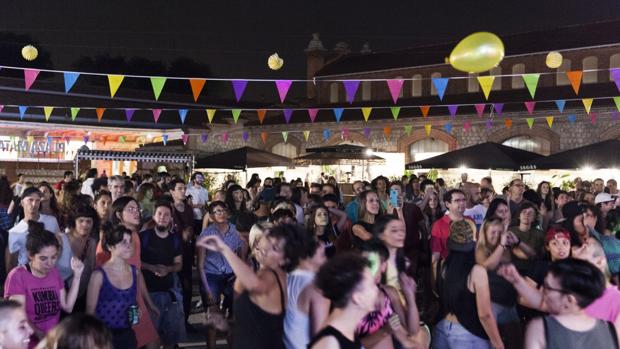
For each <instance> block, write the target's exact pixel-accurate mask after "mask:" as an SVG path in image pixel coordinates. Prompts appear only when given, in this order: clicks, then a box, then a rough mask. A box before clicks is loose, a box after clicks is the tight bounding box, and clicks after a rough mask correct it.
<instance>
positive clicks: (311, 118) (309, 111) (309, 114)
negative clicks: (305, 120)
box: [308, 108, 319, 122]
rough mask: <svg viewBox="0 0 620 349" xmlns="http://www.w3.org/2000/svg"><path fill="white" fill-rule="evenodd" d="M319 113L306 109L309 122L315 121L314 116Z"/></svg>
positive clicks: (315, 110)
mask: <svg viewBox="0 0 620 349" xmlns="http://www.w3.org/2000/svg"><path fill="white" fill-rule="evenodd" d="M318 112H319V110H318V109H317V108H308V116H309V117H310V122H314V120H316V114H317V113H318Z"/></svg>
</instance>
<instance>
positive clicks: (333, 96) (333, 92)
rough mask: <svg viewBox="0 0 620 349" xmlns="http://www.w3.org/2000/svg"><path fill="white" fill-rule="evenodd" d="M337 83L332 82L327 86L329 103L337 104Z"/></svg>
mask: <svg viewBox="0 0 620 349" xmlns="http://www.w3.org/2000/svg"><path fill="white" fill-rule="evenodd" d="M338 102H339V101H338V83H336V82H332V83H331V84H330V85H329V103H338Z"/></svg>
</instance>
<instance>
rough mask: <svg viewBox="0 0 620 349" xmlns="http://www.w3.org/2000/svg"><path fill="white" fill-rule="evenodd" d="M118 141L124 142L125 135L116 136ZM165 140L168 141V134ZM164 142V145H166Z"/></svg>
mask: <svg viewBox="0 0 620 349" xmlns="http://www.w3.org/2000/svg"><path fill="white" fill-rule="evenodd" d="M118 142H119V143H125V136H120V137H118ZM167 142H168V136H167V135H166V143H167ZM166 143H164V145H166Z"/></svg>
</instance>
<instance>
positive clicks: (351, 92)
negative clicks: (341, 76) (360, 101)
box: [342, 80, 360, 104]
mask: <svg viewBox="0 0 620 349" xmlns="http://www.w3.org/2000/svg"><path fill="white" fill-rule="evenodd" d="M342 84H343V85H344V90H345V91H346V92H347V102H349V103H350V104H353V100H354V99H355V93H357V88H358V87H359V86H360V81H359V80H345V81H343V82H342Z"/></svg>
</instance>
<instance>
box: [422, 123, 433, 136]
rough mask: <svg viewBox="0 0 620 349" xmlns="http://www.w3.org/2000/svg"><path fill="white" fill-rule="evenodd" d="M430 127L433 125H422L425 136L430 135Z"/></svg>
mask: <svg viewBox="0 0 620 349" xmlns="http://www.w3.org/2000/svg"><path fill="white" fill-rule="evenodd" d="M431 127H433V125H431V124H426V125H424V130H425V131H426V135H427V136H430V135H431Z"/></svg>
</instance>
